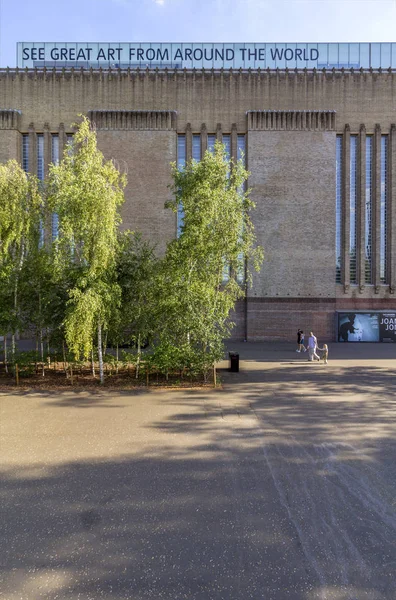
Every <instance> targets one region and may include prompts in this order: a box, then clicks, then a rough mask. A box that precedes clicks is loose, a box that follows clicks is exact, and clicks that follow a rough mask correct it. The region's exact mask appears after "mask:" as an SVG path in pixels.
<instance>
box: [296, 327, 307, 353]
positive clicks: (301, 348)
mask: <svg viewBox="0 0 396 600" xmlns="http://www.w3.org/2000/svg"><path fill="white" fill-rule="evenodd" d="M306 351H307V349H306V347H305V346H304V332H303V330H302V329H299V330H298V331H297V350H296V352H306Z"/></svg>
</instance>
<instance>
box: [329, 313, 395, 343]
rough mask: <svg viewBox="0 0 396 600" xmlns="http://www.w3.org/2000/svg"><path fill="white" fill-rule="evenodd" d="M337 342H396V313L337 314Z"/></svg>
mask: <svg viewBox="0 0 396 600" xmlns="http://www.w3.org/2000/svg"><path fill="white" fill-rule="evenodd" d="M337 339H338V341H339V342H396V312H387V313H379V312H376V313H374V312H367V313H363V312H348V313H346V312H345V313H341V312H340V313H338V338H337Z"/></svg>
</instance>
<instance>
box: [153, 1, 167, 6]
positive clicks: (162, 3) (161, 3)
mask: <svg viewBox="0 0 396 600" xmlns="http://www.w3.org/2000/svg"><path fill="white" fill-rule="evenodd" d="M154 2H155V3H156V4H158V5H159V6H163V5H164V4H165V0H154Z"/></svg>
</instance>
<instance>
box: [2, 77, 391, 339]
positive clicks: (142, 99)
mask: <svg viewBox="0 0 396 600" xmlns="http://www.w3.org/2000/svg"><path fill="white" fill-rule="evenodd" d="M395 98H396V72H395V71H391V70H388V71H373V70H371V71H353V70H350V71H343V70H341V71H293V70H292V71H289V70H283V71H280V70H278V71H247V72H246V71H235V72H233V71H217V72H216V71H190V72H188V71H166V70H165V71H100V72H99V71H98V72H95V71H73V70H71V71H63V72H56V71H48V70H47V71H45V70H43V71H38V70H36V71H17V70H15V71H6V72H2V73H0V160H2V161H4V160H6V159H8V158H15V157H19V158H20V155H21V150H20V148H21V146H20V144H21V135H20V134H21V133H29V139H30V148H31V153H32V156H31V159H30V161H29V166H30V169H31V170H32V171H33V172H34V170H35V168H36V137H35V136H36V134H37V133H44V145H45V154H46V157H48V156H50V152H49V144H50V137H51V133H57V134H59V136H60V147H61V148H62V147H63V145H64V143H65V140H66V137H65V135H66V133H68V132H71V131H72V129H71V124H72V123H73V122H75V121H76V120H77V115H78V114H79V113H83V114H88V115H90V116H94V120H96V121H98V122H97V127H98V142H99V146H100V148H101V149H102V150H103V152H104V154H105V156H106V157H108V158H113V159H114V160H115V161H116V162H118V164H119V165H120V167H121V169H123V168H125V169H126V170H127V172H128V181H129V183H128V188H127V190H126V203H125V205H124V207H123V218H124V227H129V228H132V229H138V230H141V231H142V232H143V233H144V235H145V236H147V237H149V238H150V239H151V240H152V241H154V242H155V243H157V245H158V251H159V252H163V251H164V248H165V245H166V242H167V241H168V240H169V239H171V238H172V237H173V236H174V235H175V233H176V218H175V216H174V215H173V214H172V213H171V212H170V211H165V210H164V208H163V204H164V202H165V200H166V199H167V198H169V193H170V192H169V189H168V187H167V186H168V184H169V183H170V171H169V163H170V162H171V161H173V160H175V159H176V152H177V133H186V141H187V155H188V156H189V155H191V135H192V134H194V133H201V135H202V148H203V149H205V148H206V135H207V134H208V133H216V134H217V136H218V137H221V133H223V134H224V133H228V134H231V153H232V155H235V152H236V136H237V134H245V135H246V149H247V162H248V168H249V170H250V171H251V177H250V180H249V185H250V187H251V188H252V197H253V199H254V200H255V202H256V204H257V209H256V211H255V213H254V215H253V221H254V223H255V226H256V232H257V235H258V239H259V242H260V243H261V244H262V245H263V247H264V251H265V256H266V259H265V263H264V266H263V270H262V272H261V273H260V275H255V277H254V285H253V288H252V289H250V290H249V292H248V299H247V302H246V303H245V302H241V303H239V304H238V306H237V307H236V311H235V321H236V323H237V325H236V328H235V329H234V333H233V335H234V337H235V338H238V339H244V338H245V337H246V332H247V335H248V339H273V338H281V339H290V340H294V337H295V331H296V329H297V327H302V328H303V329H306V330H309V329H311V328H312V329H314V330H315V331H316V332H317V333H318V335H319V336H320V338H321V339H327V340H330V339H333V338H334V319H335V311H336V310H344V309H346V310H366V309H370V310H396V291H395V287H396V168H395V167H396V128H395V125H394V124H395V123H396V102H395ZM16 111H18V112H16ZM337 134H342V135H343V136H344V142H345V143H346V140H347V139H348V136H349V135H351V134H358V135H359V153H360V154H359V161H360V162H359V165H360V166H359V169H360V171H361V174H362V178H361V180H360V185H359V190H358V202H359V203H360V205H361V206H363V204H362V203H363V202H364V186H363V185H362V181H363V176H364V165H363V163H364V161H363V156H364V154H363V147H364V136H365V135H373V136H374V137H375V139H376V142H375V144H374V147H375V153H374V156H375V168H374V172H373V176H374V182H375V183H374V196H373V197H374V209H375V222H374V229H375V231H374V245H375V247H376V252H377V255H378V240H379V235H380V233H379V230H378V223H379V221H378V210H379V195H380V189H379V184H378V181H379V179H378V178H379V170H378V169H379V154H378V140H379V136H380V135H384V134H386V135H388V136H389V157H388V172H389V177H388V214H387V220H388V231H387V243H388V258H389V260H388V271H389V273H388V283H387V284H386V285H382V284H380V282H379V281H378V258H376V264H375V278H374V279H375V281H374V284H373V285H365V283H364V281H363V279H362V277H363V275H364V273H363V270H362V256H363V258H364V255H363V250H364V246H363V245H362V239H363V238H362V231H363V229H362V219H361V216H360V217H359V219H360V221H359V228H360V229H359V234H358V236H360V238H359V240H358V242H359V244H360V258H359V260H360V271H359V277H360V280H359V285H356V286H353V285H349V283H348V281H347V279H345V281H343V282H342V284H338V285H335V283H334V280H335V248H334V239H335V136H336V135H337ZM347 158H348V156H347V153H346V154H345V156H344V160H345V165H346V164H347ZM345 165H344V175H343V194H344V208H345V211H344V217H345V222H346V223H347V222H348V219H349V213H348V172H347V171H348V169H347V167H346V166H345ZM47 168H48V167H47ZM360 171H359V172H360ZM361 214H362V212H360V215H361ZM343 246H344V261H345V262H347V261H348V239H347V231H346V229H345V230H344V232H343ZM345 273H346V275H347V274H348V273H347V269H345Z"/></svg>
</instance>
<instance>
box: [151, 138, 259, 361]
mask: <svg viewBox="0 0 396 600" xmlns="http://www.w3.org/2000/svg"><path fill="white" fill-rule="evenodd" d="M247 177H248V173H247V171H246V170H245V168H244V166H243V164H242V161H239V162H238V163H237V164H232V163H231V164H230V162H229V161H228V159H227V155H226V153H225V150H224V147H223V146H222V145H221V144H219V143H217V144H216V146H215V152H214V153H213V154H211V153H210V152H206V153H205V156H204V158H203V159H202V161H201V162H198V163H197V162H195V161H190V162H189V163H187V165H186V167H185V168H184V169H183V170H178V169H177V167H176V165H173V179H174V185H173V191H174V194H175V199H174V200H173V201H172V202H169V203H168V205H167V206H169V207H170V208H171V209H172V210H173V211H174V212H177V208H178V205H179V204H180V203H181V204H182V206H183V211H184V219H183V225H182V227H181V235H180V237H179V238H178V239H176V240H174V241H172V242H171V243H170V244H169V245H168V248H167V252H166V255H165V258H164V261H163V263H162V266H161V272H160V284H159V285H160V292H159V296H160V298H161V310H162V315H163V318H164V321H163V325H162V330H161V333H160V337H161V339H162V340H166V341H167V342H168V343H171V344H172V345H174V346H177V347H182V346H183V345H184V344H186V343H188V344H189V345H191V347H193V348H195V349H196V350H198V349H199V350H200V351H201V352H203V353H204V354H207V355H208V356H210V357H211V360H212V361H213V360H218V359H219V358H221V357H222V355H223V345H222V340H223V339H224V338H226V337H228V336H229V334H230V331H231V328H232V326H233V323H232V322H231V321H230V319H229V314H230V311H231V310H232V309H233V308H234V306H235V302H236V301H237V300H238V299H239V298H242V297H243V296H244V294H245V286H244V285H240V283H239V282H238V280H237V275H238V274H239V273H241V272H243V271H244V267H245V261H246V262H247V264H248V265H249V266H252V267H253V268H255V269H259V268H260V264H261V261H262V250H261V248H259V247H255V236H254V231H253V225H252V222H251V220H250V216H249V213H250V210H251V209H252V208H254V205H253V203H252V202H251V201H250V200H249V195H248V193H247V192H244V191H243V188H244V183H245V181H246V179H247ZM225 267H226V268H227V269H228V270H229V272H230V276H229V277H228V278H227V279H226V280H224V270H225ZM249 281H250V268H248V270H247V272H246V282H245V284H246V285H247V283H248V282H249Z"/></svg>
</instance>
